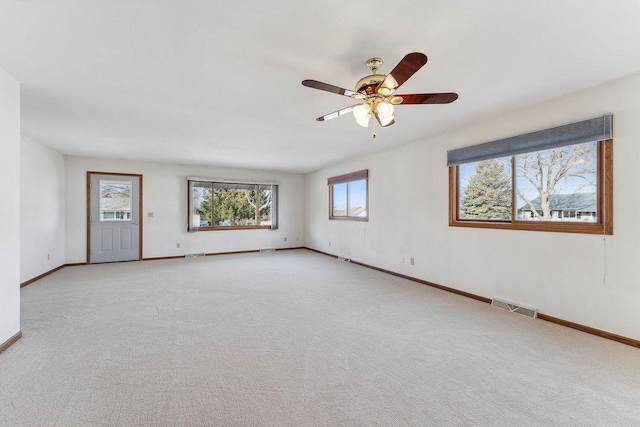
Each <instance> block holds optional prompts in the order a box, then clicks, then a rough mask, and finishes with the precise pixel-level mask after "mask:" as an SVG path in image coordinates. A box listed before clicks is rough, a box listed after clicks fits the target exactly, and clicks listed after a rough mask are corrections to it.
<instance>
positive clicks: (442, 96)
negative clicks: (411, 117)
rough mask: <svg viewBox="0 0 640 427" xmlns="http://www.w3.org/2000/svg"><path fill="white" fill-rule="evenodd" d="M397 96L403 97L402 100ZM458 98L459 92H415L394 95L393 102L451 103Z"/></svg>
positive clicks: (397, 103) (400, 103)
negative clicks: (398, 99)
mask: <svg viewBox="0 0 640 427" xmlns="http://www.w3.org/2000/svg"><path fill="white" fill-rule="evenodd" d="M396 97H399V98H402V102H397V101H396V100H395V98H396ZM456 99H458V94H457V93H452V92H449V93H413V94H410V95H394V96H392V97H391V103H392V104H396V105H408V104H449V103H450V102H453V101H455V100H456Z"/></svg>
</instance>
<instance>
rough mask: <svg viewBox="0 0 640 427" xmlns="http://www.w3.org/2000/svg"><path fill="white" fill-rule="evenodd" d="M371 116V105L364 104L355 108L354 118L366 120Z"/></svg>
mask: <svg viewBox="0 0 640 427" xmlns="http://www.w3.org/2000/svg"><path fill="white" fill-rule="evenodd" d="M369 115H371V105H369V103H367V102H363V103H362V104H358V105H356V106H354V107H353V117H355V118H356V119H364V118H366V117H367V116H369Z"/></svg>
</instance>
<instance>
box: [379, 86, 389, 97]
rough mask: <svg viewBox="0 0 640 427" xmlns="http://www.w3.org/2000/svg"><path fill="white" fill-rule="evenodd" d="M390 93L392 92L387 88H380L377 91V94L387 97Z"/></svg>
mask: <svg viewBox="0 0 640 427" xmlns="http://www.w3.org/2000/svg"><path fill="white" fill-rule="evenodd" d="M391 92H392V90H391V89H389V88H388V87H381V88H380V89H378V93H379V94H380V95H382V96H389V95H391Z"/></svg>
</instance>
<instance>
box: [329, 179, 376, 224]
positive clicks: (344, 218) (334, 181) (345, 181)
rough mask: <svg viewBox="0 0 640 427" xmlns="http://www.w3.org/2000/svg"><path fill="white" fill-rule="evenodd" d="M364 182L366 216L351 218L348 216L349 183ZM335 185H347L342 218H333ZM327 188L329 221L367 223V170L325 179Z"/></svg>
mask: <svg viewBox="0 0 640 427" xmlns="http://www.w3.org/2000/svg"><path fill="white" fill-rule="evenodd" d="M362 180H364V182H365V197H366V203H365V209H366V212H367V214H366V216H352V215H350V212H349V209H350V205H349V183H351V182H355V181H362ZM337 184H347V206H346V209H345V210H346V215H344V216H335V215H334V214H333V212H334V209H333V186H334V185H337ZM327 186H328V187H329V219H330V220H338V221H360V222H368V221H369V170H368V169H363V170H360V171H356V172H351V173H348V174H344V175H338V176H333V177H331V178H328V179H327Z"/></svg>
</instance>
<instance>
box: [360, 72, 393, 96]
mask: <svg viewBox="0 0 640 427" xmlns="http://www.w3.org/2000/svg"><path fill="white" fill-rule="evenodd" d="M385 77H386V76H385V75H384V74H371V75H370V76H366V77H363V78H361V79H360V80H358V83H356V92H360V93H364V94H366V95H373V94H374V93H375V89H376V88H377V87H378V85H379V84H380V83H382V82H383V81H384V79H385Z"/></svg>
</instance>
